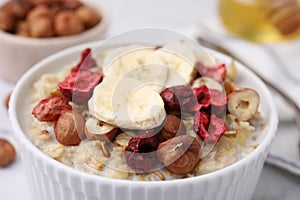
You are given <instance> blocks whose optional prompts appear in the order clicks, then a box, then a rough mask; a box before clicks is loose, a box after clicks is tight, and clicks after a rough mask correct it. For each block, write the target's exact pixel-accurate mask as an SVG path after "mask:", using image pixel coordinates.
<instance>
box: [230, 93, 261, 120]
mask: <svg viewBox="0 0 300 200" xmlns="http://www.w3.org/2000/svg"><path fill="white" fill-rule="evenodd" d="M259 103H260V98H259V95H258V93H257V92H256V91H255V90H253V89H249V88H243V89H240V90H235V91H233V92H232V93H230V95H229V96H228V111H229V112H230V113H231V114H233V115H235V116H236V117H237V118H238V119H239V120H242V121H247V120H249V119H251V118H252V117H253V116H254V115H255V114H256V112H257V109H258V106H259Z"/></svg>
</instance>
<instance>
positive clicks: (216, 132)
mask: <svg viewBox="0 0 300 200" xmlns="http://www.w3.org/2000/svg"><path fill="white" fill-rule="evenodd" d="M194 131H195V132H196V133H197V135H198V136H199V137H200V138H201V139H202V141H203V142H204V143H207V144H214V143H217V142H218V141H219V140H220V139H221V137H222V135H223V134H224V132H225V131H226V124H225V122H224V120H222V119H220V118H217V117H216V116H215V115H211V116H210V117H209V116H208V115H206V113H204V112H198V113H196V114H195V115H194Z"/></svg>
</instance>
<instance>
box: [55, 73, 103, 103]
mask: <svg viewBox="0 0 300 200" xmlns="http://www.w3.org/2000/svg"><path fill="white" fill-rule="evenodd" d="M101 80H102V75H101V74H99V73H94V72H91V71H89V70H83V71H81V70H80V71H78V72H71V74H70V75H69V76H67V77H66V78H65V80H64V81H62V82H60V83H59V84H58V87H59V89H60V90H61V92H62V93H63V95H64V96H65V97H67V98H68V99H70V100H72V102H74V103H79V104H80V103H84V102H87V101H88V100H89V99H90V98H91V96H92V95H93V90H94V88H95V87H96V85H98V84H99V83H100V82H101Z"/></svg>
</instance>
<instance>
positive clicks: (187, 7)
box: [0, 0, 300, 200]
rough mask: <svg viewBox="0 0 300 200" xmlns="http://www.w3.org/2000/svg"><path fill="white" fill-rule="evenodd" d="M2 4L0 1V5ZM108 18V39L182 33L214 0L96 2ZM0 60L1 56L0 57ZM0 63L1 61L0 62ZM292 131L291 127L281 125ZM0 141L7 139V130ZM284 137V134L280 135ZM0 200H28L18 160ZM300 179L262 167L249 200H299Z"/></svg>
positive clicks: (1, 90)
mask: <svg viewBox="0 0 300 200" xmlns="http://www.w3.org/2000/svg"><path fill="white" fill-rule="evenodd" d="M1 1H3V0H0V2H1ZM97 1H100V2H102V4H103V6H104V7H105V8H106V9H107V10H108V11H109V12H110V14H111V16H112V24H111V28H110V30H109V35H115V34H117V33H119V32H123V31H127V30H131V29H134V28H139V27H149V26H155V27H162V28H170V29H174V30H179V31H181V30H184V29H185V28H186V27H190V26H193V25H195V24H198V23H201V22H203V21H205V20H206V19H209V18H210V17H212V16H213V15H215V14H216V10H215V8H216V0H210V1H207V0H188V1H181V0H151V1H146V0H144V1H143V0H130V1H122V0H109V1H108V0H97ZM0 56H1V55H0ZM0 59H3V58H0ZM12 87H13V85H11V84H7V83H6V82H4V81H3V80H2V79H0V128H1V127H7V123H8V119H7V113H6V111H5V108H4V106H3V103H2V102H3V101H4V97H5V96H6V95H7V94H8V93H9V91H11V89H12ZM284 127H289V128H290V129H291V130H289V131H295V127H294V125H293V124H284ZM4 129H5V130H2V132H0V137H6V138H9V139H10V138H11V133H10V130H9V128H4ZM280 134H284V133H280ZM0 199H1V200H21V199H22V200H31V197H30V194H29V191H28V187H27V182H26V179H25V174H24V171H23V166H22V163H21V162H20V158H17V160H16V162H15V163H14V164H13V165H11V166H10V167H9V168H5V169H0ZM299 199H300V177H299V176H296V175H293V174H291V173H288V172H286V171H284V170H282V169H279V168H276V167H273V166H270V165H265V167H264V169H263V172H262V175H261V178H260V180H259V182H258V186H257V189H256V191H255V195H254V197H253V200H299Z"/></svg>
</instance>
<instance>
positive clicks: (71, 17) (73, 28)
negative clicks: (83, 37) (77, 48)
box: [54, 10, 84, 36]
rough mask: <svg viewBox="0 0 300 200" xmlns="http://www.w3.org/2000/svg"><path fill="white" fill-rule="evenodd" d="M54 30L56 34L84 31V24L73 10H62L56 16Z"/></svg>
mask: <svg viewBox="0 0 300 200" xmlns="http://www.w3.org/2000/svg"><path fill="white" fill-rule="evenodd" d="M54 30H55V33H56V35H59V36H66V35H73V34H77V33H80V32H82V31H83V30H84V29H83V24H82V23H81V21H80V20H79V18H78V17H77V15H75V13H73V12H72V11H68V10H66V11H61V12H59V13H58V14H57V15H56V16H55V18H54Z"/></svg>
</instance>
